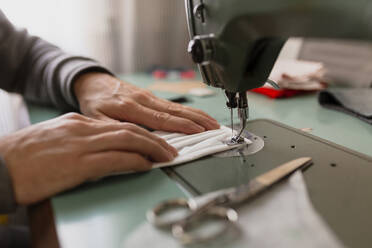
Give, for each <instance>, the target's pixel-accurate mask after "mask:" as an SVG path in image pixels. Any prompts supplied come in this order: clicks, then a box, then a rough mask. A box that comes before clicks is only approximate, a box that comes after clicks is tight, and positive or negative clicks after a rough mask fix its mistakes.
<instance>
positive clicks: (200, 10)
mask: <svg viewBox="0 0 372 248" xmlns="http://www.w3.org/2000/svg"><path fill="white" fill-rule="evenodd" d="M204 9H205V6H204V4H203V3H200V4H198V5H196V6H195V7H194V10H193V13H194V16H195V17H196V18H198V19H200V20H201V22H203V23H204V21H205V19H204Z"/></svg>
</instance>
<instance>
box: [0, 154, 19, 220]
mask: <svg viewBox="0 0 372 248" xmlns="http://www.w3.org/2000/svg"><path fill="white" fill-rule="evenodd" d="M16 206H17V204H16V201H15V198H14V193H13V187H12V181H11V178H10V175H9V172H8V169H7V167H6V165H5V161H4V160H3V159H2V158H1V156H0V214H8V213H11V212H14V211H15V209H16Z"/></svg>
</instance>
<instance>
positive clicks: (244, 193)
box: [227, 157, 311, 203]
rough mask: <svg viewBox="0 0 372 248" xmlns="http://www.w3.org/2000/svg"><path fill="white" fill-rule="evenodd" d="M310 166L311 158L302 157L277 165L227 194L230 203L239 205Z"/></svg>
mask: <svg viewBox="0 0 372 248" xmlns="http://www.w3.org/2000/svg"><path fill="white" fill-rule="evenodd" d="M310 164H311V158H309V157H303V158H298V159H294V160H291V161H289V162H287V163H285V164H282V165H279V166H278V167H276V168H274V169H272V170H270V171H268V172H266V173H264V174H262V175H260V176H258V177H256V178H255V179H253V180H251V181H250V182H249V183H248V184H246V185H242V186H239V187H237V188H235V190H234V191H233V192H231V193H227V194H228V198H229V200H230V203H241V202H243V201H245V200H248V199H249V198H251V197H252V196H254V195H257V194H258V193H260V192H262V191H264V190H265V189H267V188H268V187H270V186H271V185H273V184H275V183H277V182H279V181H280V180H282V179H283V178H285V177H286V176H288V175H289V174H291V173H292V172H294V171H296V170H297V169H299V168H301V167H304V166H307V165H310Z"/></svg>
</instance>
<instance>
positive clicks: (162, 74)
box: [152, 70, 167, 79]
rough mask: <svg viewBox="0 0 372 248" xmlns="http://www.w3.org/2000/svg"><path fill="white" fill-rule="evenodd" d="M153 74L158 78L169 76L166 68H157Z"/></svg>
mask: <svg viewBox="0 0 372 248" xmlns="http://www.w3.org/2000/svg"><path fill="white" fill-rule="evenodd" d="M152 76H153V77H154V78H156V79H163V78H166V77H167V72H166V71H164V70H155V71H153V72H152Z"/></svg>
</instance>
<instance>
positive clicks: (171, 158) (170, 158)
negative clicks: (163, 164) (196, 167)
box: [167, 152, 175, 161]
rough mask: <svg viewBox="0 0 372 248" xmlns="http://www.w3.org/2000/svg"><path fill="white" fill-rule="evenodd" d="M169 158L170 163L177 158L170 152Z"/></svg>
mask: <svg viewBox="0 0 372 248" xmlns="http://www.w3.org/2000/svg"><path fill="white" fill-rule="evenodd" d="M167 157H168V160H169V161H172V160H173V159H174V157H175V156H174V155H173V154H172V153H170V152H168V153H167Z"/></svg>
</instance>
